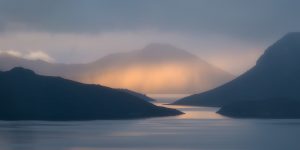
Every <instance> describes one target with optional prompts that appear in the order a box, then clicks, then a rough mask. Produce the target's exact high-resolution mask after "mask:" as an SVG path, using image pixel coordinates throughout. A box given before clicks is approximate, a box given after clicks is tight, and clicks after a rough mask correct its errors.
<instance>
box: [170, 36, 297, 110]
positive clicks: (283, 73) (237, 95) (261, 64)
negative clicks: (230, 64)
mask: <svg viewBox="0 0 300 150" xmlns="http://www.w3.org/2000/svg"><path fill="white" fill-rule="evenodd" d="M299 77H300V33H298V32H295V33H289V34H287V35H285V36H284V37H283V38H281V39H280V40H279V41H277V42H276V43H275V44H273V45H272V46H270V47H269V48H268V49H267V50H266V51H265V53H264V54H263V55H262V56H261V57H260V58H259V60H258V61H257V64H256V65H255V66H254V67H253V68H252V69H250V70H249V71H248V72H246V73H245V74H243V75H241V76H240V77H238V78H236V79H235V80H233V81H231V82H229V83H227V84H224V85H222V86H220V87H218V88H215V89H213V90H210V91H207V92H204V93H200V94H196V95H192V96H189V97H186V98H183V99H181V100H179V101H176V102H175V103H174V104H178V105H201V106H223V105H225V104H228V103H231V102H235V101H255V100H261V99H262V100H266V99H271V98H274V97H286V98H288V99H296V100H300V92H299V89H300V78H299Z"/></svg>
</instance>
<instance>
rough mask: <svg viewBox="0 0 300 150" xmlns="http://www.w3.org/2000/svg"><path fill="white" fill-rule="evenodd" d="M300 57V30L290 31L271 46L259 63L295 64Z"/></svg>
mask: <svg viewBox="0 0 300 150" xmlns="http://www.w3.org/2000/svg"><path fill="white" fill-rule="evenodd" d="M299 58H300V32H290V33H287V34H286V35H285V36H283V37H282V38H281V39H279V40H278V41H277V42H276V43H275V44H273V45H272V46H270V47H269V48H268V49H267V50H266V51H265V53H264V54H263V55H262V56H261V57H260V58H259V60H258V61H257V64H259V65H261V64H270V63H272V64H274V63H276V64H285V65H288V64H294V65H295V63H297V62H298V60H299Z"/></svg>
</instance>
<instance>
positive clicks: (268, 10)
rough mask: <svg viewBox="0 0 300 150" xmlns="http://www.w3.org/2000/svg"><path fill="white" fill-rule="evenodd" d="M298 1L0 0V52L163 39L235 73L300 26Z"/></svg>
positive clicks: (124, 45)
mask: <svg viewBox="0 0 300 150" xmlns="http://www.w3.org/2000/svg"><path fill="white" fill-rule="evenodd" d="M299 6H300V1H298V0H251V1H250V0H0V52H1V51H8V50H9V51H14V52H19V53H22V55H29V54H32V53H34V52H36V55H34V56H37V57H38V56H39V54H41V56H43V57H44V58H45V57H46V56H45V55H49V57H47V58H48V59H49V60H52V61H57V62H65V63H72V62H77V63H79V62H89V61H92V60H95V59H97V58H100V57H102V56H104V55H107V54H109V53H112V52H120V51H130V50H135V49H139V48H142V47H144V46H145V45H147V44H149V43H153V42H161V43H169V44H173V45H174V46H178V47H180V48H184V49H186V50H188V51H190V52H192V53H194V54H197V55H198V56H199V57H201V58H203V59H206V60H208V61H209V62H211V63H213V64H215V65H218V66H220V67H222V68H223V69H226V70H228V71H230V72H232V73H235V74H240V73H242V72H243V71H245V70H246V69H248V68H249V67H251V65H253V64H254V63H255V60H256V59H257V57H258V56H259V55H260V54H261V53H262V52H263V50H264V49H265V48H267V47H268V46H269V45H270V44H272V43H273V42H275V41H276V40H277V39H278V38H280V37H281V36H283V35H284V34H285V33H287V32H291V31H300V19H299V14H300V9H299ZM28 53H29V54H28Z"/></svg>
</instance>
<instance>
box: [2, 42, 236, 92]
mask: <svg viewBox="0 0 300 150" xmlns="http://www.w3.org/2000/svg"><path fill="white" fill-rule="evenodd" d="M19 66H21V67H24V68H28V69H31V70H33V71H35V72H36V73H38V74H43V75H51V76H60V77H64V78H66V79H71V80H75V81H79V82H82V83H89V84H101V85H104V86H108V87H112V88H122V89H124V88H125V89H130V90H134V91H138V92H142V93H147V94H148V93H151V94H166V93H167V94H178V93H181V94H190V93H195V92H201V91H206V90H209V89H212V88H215V87H217V86H219V85H221V84H223V83H225V82H228V81H230V80H232V79H233V78H234V76H232V75H231V74H229V73H227V72H225V71H223V70H221V69H219V68H217V67H215V66H213V65H211V64H209V63H207V62H205V61H204V60H202V59H200V58H198V57H197V56H195V55H193V54H191V53H189V52H187V51H185V50H183V49H179V48H176V47H174V46H171V45H168V44H150V45H148V46H146V47H145V48H143V49H141V50H135V51H131V52H126V53H115V54H110V55H107V56H104V57H103V58H101V59H98V60H96V61H93V62H91V63H87V64H57V63H48V62H45V61H41V60H35V61H33V60H27V59H22V58H18V57H13V56H9V55H0V69H1V70H10V69H12V68H14V67H19Z"/></svg>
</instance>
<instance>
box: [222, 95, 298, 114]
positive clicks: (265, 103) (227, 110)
mask: <svg viewBox="0 0 300 150" xmlns="http://www.w3.org/2000/svg"><path fill="white" fill-rule="evenodd" d="M218 113H219V114H222V115H225V116H228V117H234V118H274V119H275V118H280V119H287V118H300V102H299V101H294V100H289V99H285V98H277V99H267V100H259V101H258V100H256V101H238V102H233V103H230V104H226V105H224V106H223V107H222V108H221V109H220V110H219V111H218Z"/></svg>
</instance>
